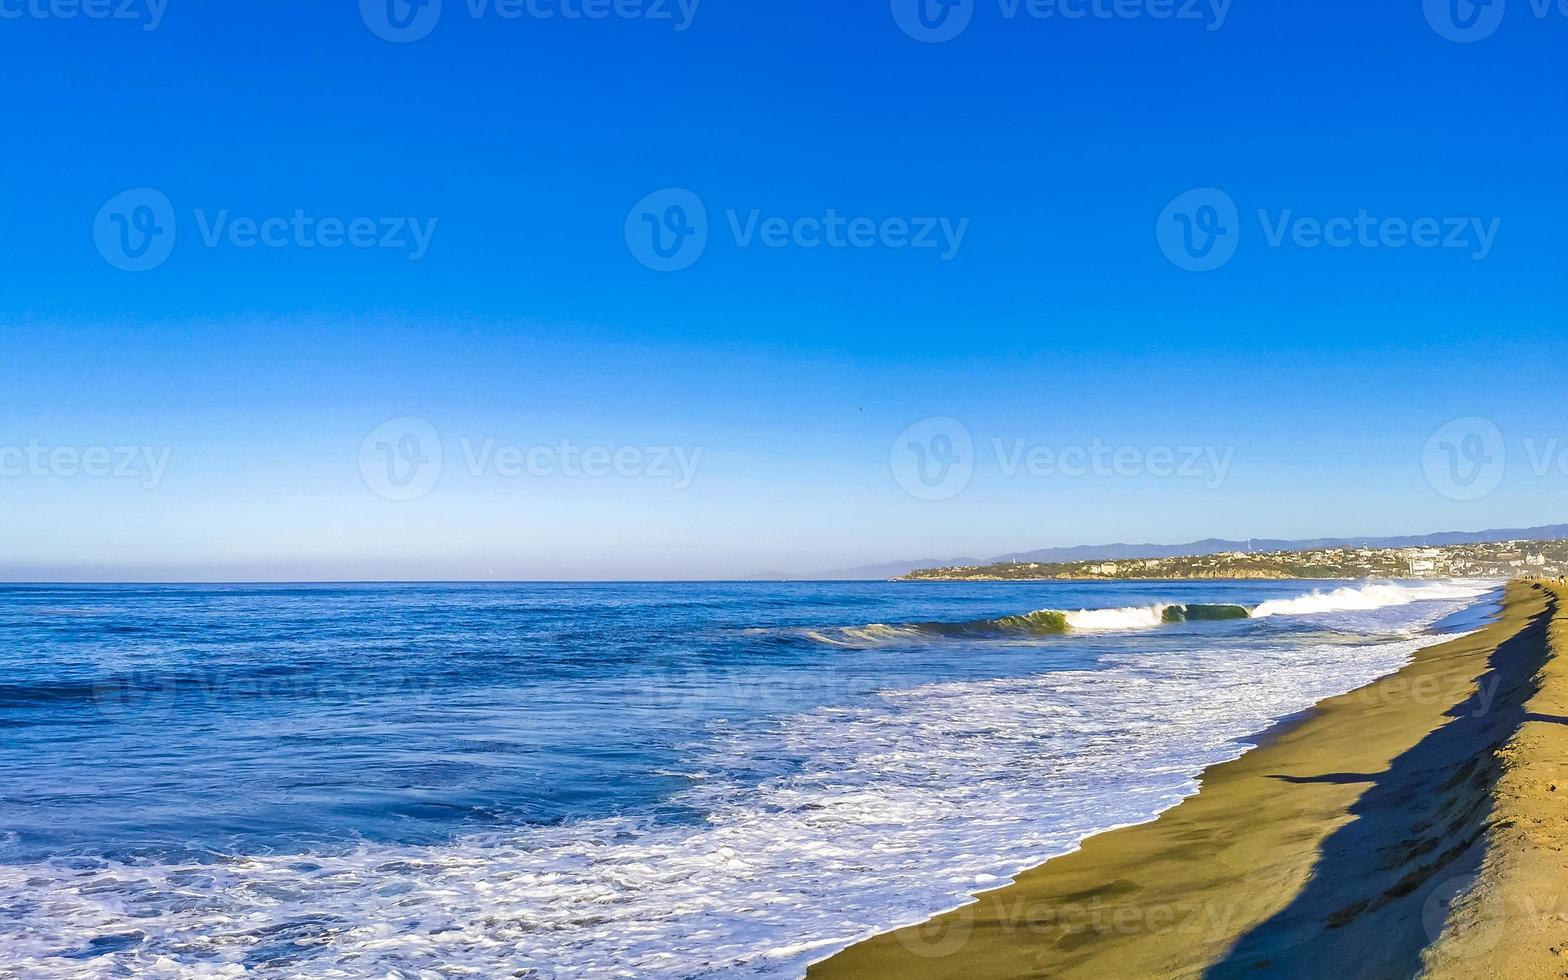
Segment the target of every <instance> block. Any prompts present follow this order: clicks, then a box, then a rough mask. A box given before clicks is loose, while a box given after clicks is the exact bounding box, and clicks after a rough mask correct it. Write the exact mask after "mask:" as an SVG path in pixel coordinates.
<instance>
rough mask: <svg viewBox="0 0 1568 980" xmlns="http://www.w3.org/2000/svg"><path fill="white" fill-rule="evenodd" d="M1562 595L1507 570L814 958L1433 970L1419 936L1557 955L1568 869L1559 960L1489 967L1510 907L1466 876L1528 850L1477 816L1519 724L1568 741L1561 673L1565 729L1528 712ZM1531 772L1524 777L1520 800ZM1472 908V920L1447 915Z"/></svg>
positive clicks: (1565, 942)
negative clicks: (1258, 718) (1244, 734)
mask: <svg viewBox="0 0 1568 980" xmlns="http://www.w3.org/2000/svg"><path fill="white" fill-rule="evenodd" d="M1564 596H1565V593H1564V592H1563V591H1562V589H1561V587H1560V586H1557V585H1546V584H1544V583H1537V582H1524V581H1518V582H1514V583H1510V584H1509V585H1508V586H1507V589H1506V597H1505V601H1504V604H1503V607H1502V609H1501V610H1500V611H1499V612H1497V613H1496V615H1495V617H1494V619H1493V620H1492V621H1491V622H1490V623H1488V624H1487V625H1484V626H1482V627H1480V628H1479V629H1477V630H1476V631H1475V632H1471V633H1466V634H1464V635H1461V636H1458V637H1457V638H1452V639H1441V640H1438V641H1437V642H1434V643H1433V644H1430V645H1428V646H1425V647H1423V648H1421V649H1420V650H1418V651H1416V653H1415V654H1414V656H1413V657H1412V659H1411V661H1410V662H1409V663H1408V664H1406V665H1405V666H1404V667H1403V668H1401V669H1400V670H1398V671H1395V672H1393V673H1391V674H1387V675H1385V676H1384V677H1382V678H1379V679H1378V680H1376V681H1373V682H1372V683H1370V684H1367V685H1364V686H1363V687H1361V688H1358V689H1356V690H1353V691H1351V692H1348V693H1346V694H1342V695H1338V696H1336V697H1332V698H1328V699H1325V700H1324V701H1321V702H1319V703H1318V704H1317V705H1315V706H1314V707H1312V708H1310V709H1307V710H1306V711H1305V712H1301V713H1298V714H1297V715H1295V716H1292V717H1290V718H1286V719H1281V720H1280V721H1279V722H1277V723H1275V724H1274V725H1272V726H1270V727H1269V728H1268V729H1267V730H1265V731H1264V732H1262V733H1259V734H1258V735H1257V736H1254V737H1252V738H1249V739H1247V740H1246V741H1247V742H1248V743H1249V744H1252V745H1253V746H1254V747H1253V748H1250V749H1248V750H1247V751H1246V752H1245V753H1244V754H1242V755H1241V756H1239V757H1238V758H1236V759H1233V760H1231V761H1228V762H1223V763H1219V764H1217V765H1214V766H1211V767H1209V768H1208V769H1206V770H1205V771H1204V772H1203V774H1202V775H1201V777H1200V778H1199V789H1198V791H1197V792H1196V793H1195V794H1193V795H1190V796H1188V797H1187V798H1186V799H1185V800H1183V801H1182V802H1180V803H1178V804H1176V805H1175V806H1172V807H1170V808H1168V809H1166V810H1164V811H1163V812H1162V813H1161V814H1160V815H1159V816H1157V817H1155V818H1154V819H1152V820H1150V821H1147V822H1144V823H1139V824H1135V825H1131V826H1127V827H1122V828H1118V829H1114V830H1108V831H1104V832H1101V833H1098V834H1095V835H1092V836H1090V837H1088V838H1086V839H1085V840H1083V841H1082V842H1080V845H1079V847H1078V848H1077V849H1076V850H1074V851H1072V852H1070V853H1068V854H1065V855H1061V856H1059V857H1053V858H1050V859H1049V860H1047V861H1046V862H1045V863H1044V864H1041V865H1038V866H1036V867H1034V868H1032V869H1030V870H1027V871H1024V872H1022V873H1020V874H1019V875H1017V876H1016V877H1015V878H1014V879H1013V881H1012V883H1010V884H1007V885H1004V886H1002V887H1000V888H996V889H992V890H989V891H985V892H980V893H978V894H977V895H976V896H975V897H974V899H973V901H971V902H970V903H968V904H966V905H964V906H962V907H960V908H957V909H954V910H952V911H949V912H946V913H943V914H941V915H937V916H935V917H933V918H931V919H929V920H927V921H926V922H924V923H921V924H919V925H914V926H908V927H904V928H901V929H895V930H892V931H889V932H886V933H882V934H880V935H877V936H873V937H871V938H869V939H865V940H863V941H861V942H859V943H857V944H856V945H853V946H851V947H849V948H847V949H845V950H843V951H841V952H839V953H837V954H835V955H833V956H830V957H828V958H826V959H824V960H821V961H819V962H817V963H815V964H813V965H812V966H811V967H810V969H809V971H808V977H810V978H812V980H869V978H876V977H885V976H898V977H909V978H914V980H920V978H959V977H962V978H967V980H989V978H1011V977H1019V978H1022V977H1084V978H1106V980H1109V978H1117V980H1120V978H1123V977H1199V976H1203V977H1230V976H1237V977H1240V976H1248V977H1271V976H1301V977H1309V976H1313V977H1315V976H1328V975H1342V976H1346V977H1358V976H1365V977H1380V978H1381V977H1400V976H1413V975H1417V974H1419V973H1422V972H1423V970H1425V969H1426V967H1425V965H1424V962H1425V960H1426V959H1428V958H1430V959H1432V960H1433V962H1434V963H1452V964H1457V965H1451V966H1449V967H1446V968H1445V969H1448V970H1450V971H1451V975H1452V976H1455V977H1458V976H1483V975H1485V976H1494V975H1495V976H1497V977H1504V976H1509V977H1514V976H1536V975H1540V976H1554V977H1556V976H1561V975H1563V971H1564V969H1565V968H1568V958H1565V957H1568V924H1564V923H1568V871H1565V872H1561V873H1559V875H1558V877H1557V878H1556V879H1554V880H1557V881H1563V882H1564V885H1563V887H1562V889H1561V891H1562V894H1563V896H1564V900H1563V902H1562V917H1561V921H1557V920H1555V919H1554V920H1553V921H1554V922H1557V930H1556V931H1557V932H1560V933H1561V934H1562V935H1561V936H1559V937H1558V940H1559V942H1558V943H1557V945H1555V946H1553V944H1550V943H1545V944H1541V947H1542V949H1543V950H1544V949H1546V948H1548V947H1551V948H1552V949H1553V950H1554V951H1553V952H1551V953H1547V954H1543V955H1547V956H1549V957H1550V959H1551V960H1553V961H1555V962H1553V963H1551V964H1549V965H1548V966H1543V967H1541V969H1542V970H1546V969H1551V970H1552V971H1553V972H1540V973H1537V972H1535V971H1534V968H1530V969H1529V970H1528V971H1527V972H1520V968H1519V967H1517V966H1515V967H1510V969H1509V970H1505V971H1503V972H1496V973H1487V972H1484V971H1482V972H1478V971H1481V967H1482V964H1484V963H1487V962H1488V960H1487V959H1486V958H1482V957H1478V955H1477V953H1476V952H1475V946H1476V945H1477V938H1476V937H1478V936H1483V937H1484V936H1485V935H1493V936H1496V935H1501V934H1502V933H1501V931H1500V930H1499V929H1497V928H1492V926H1493V925H1495V923H1493V922H1492V921H1491V920H1492V919H1495V918H1496V917H1497V916H1498V915H1499V914H1501V913H1497V912H1496V911H1495V910H1496V908H1498V907H1499V903H1498V902H1497V901H1493V900H1491V899H1489V898H1487V897H1486V896H1484V895H1482V894H1481V890H1480V888H1479V886H1476V887H1472V880H1473V878H1474V875H1475V874H1476V873H1477V871H1482V870H1483V868H1484V871H1483V877H1482V880H1483V881H1485V880H1486V875H1487V874H1492V873H1493V872H1492V868H1493V865H1494V864H1498V863H1499V862H1500V861H1502V860H1503V858H1502V857H1501V856H1502V855H1506V854H1512V853H1515V852H1517V851H1518V850H1519V843H1518V841H1515V842H1513V844H1512V845H1508V846H1505V845H1502V844H1496V843H1494V841H1493V838H1494V837H1496V836H1497V834H1498V833H1500V831H1498V830H1497V829H1496V825H1497V822H1498V821H1499V820H1502V819H1503V818H1498V820H1494V821H1492V822H1488V818H1487V815H1488V814H1489V813H1492V811H1494V810H1497V809H1498V808H1499V807H1501V806H1502V802H1500V801H1501V799H1502V798H1501V797H1499V796H1498V792H1499V789H1498V788H1499V787H1507V786H1509V785H1510V783H1509V782H1508V779H1507V778H1506V776H1507V774H1506V773H1505V772H1504V767H1505V762H1500V761H1498V760H1500V759H1505V756H1504V753H1505V752H1506V751H1507V750H1509V749H1512V748H1514V742H1515V741H1518V740H1519V739H1521V738H1523V737H1524V734H1525V733H1526V730H1528V734H1529V735H1530V737H1531V739H1532V740H1533V742H1532V745H1534V743H1538V742H1542V741H1543V740H1544V742H1545V743H1547V744H1550V743H1551V742H1552V740H1553V739H1554V738H1555V739H1561V740H1562V741H1561V743H1560V744H1559V745H1558V746H1557V747H1556V748H1553V749H1551V750H1543V749H1542V748H1541V747H1540V745H1534V747H1533V748H1532V747H1521V748H1518V749H1516V750H1515V752H1514V757H1513V758H1514V759H1515V761H1516V768H1519V767H1523V768H1525V769H1530V767H1531V766H1532V765H1533V769H1530V771H1534V770H1536V769H1541V768H1542V766H1543V765H1548V763H1546V762H1543V761H1542V758H1543V754H1549V751H1556V752H1559V754H1561V751H1560V750H1561V749H1565V748H1568V676H1565V678H1564V679H1563V681H1562V687H1563V688H1564V691H1563V696H1562V699H1561V700H1562V705H1561V708H1562V712H1561V718H1562V722H1561V726H1560V727H1561V731H1560V732H1553V731H1551V730H1547V731H1546V732H1544V733H1542V732H1538V731H1535V729H1537V728H1543V727H1546V726H1545V724H1544V723H1541V722H1538V721H1536V720H1535V719H1537V718H1538V717H1552V718H1556V717H1558V715H1556V714H1552V713H1550V712H1541V711H1535V710H1532V709H1533V702H1532V700H1531V699H1532V698H1535V697H1537V696H1538V694H1539V693H1540V692H1541V691H1543V690H1545V689H1546V687H1547V686H1549V685H1547V684H1546V682H1545V681H1543V680H1542V678H1541V676H1537V671H1539V670H1540V669H1541V668H1542V666H1543V665H1547V664H1548V662H1549V661H1550V660H1551V657H1550V652H1549V644H1548V630H1549V628H1550V627H1551V625H1552V620H1553V618H1554V617H1555V616H1556V615H1557V612H1558V605H1559V600H1560V599H1561V598H1563V597H1564ZM1491 601H1494V597H1493V596H1489V597H1487V598H1483V599H1482V600H1481V602H1480V603H1478V605H1485V604H1486V603H1488V602H1491ZM1554 666H1555V665H1554ZM1560 670H1562V671H1563V672H1564V673H1565V674H1568V666H1563V667H1561V668H1560ZM1542 676H1550V672H1543V675H1542ZM1554 704H1555V702H1554ZM1527 705H1529V706H1531V707H1530V708H1529V709H1527ZM1527 723H1528V724H1527ZM1494 754H1495V758H1494ZM1518 760H1526V761H1525V762H1519V761H1518ZM1527 763H1528V765H1527ZM1549 765H1551V766H1555V765H1556V763H1555V762H1550V763H1549ZM1562 768H1563V770H1564V772H1563V777H1564V779H1563V787H1564V792H1563V794H1561V795H1562V796H1563V801H1562V805H1563V807H1564V808H1568V766H1564V767H1562ZM1512 771H1513V770H1509V772H1512ZM1554 773H1555V770H1554ZM1456 774H1457V775H1456ZM1523 778H1524V777H1517V778H1515V779H1514V782H1516V783H1517V782H1519V780H1520V779H1523ZM1536 782H1541V781H1540V780H1536ZM1543 785H1551V786H1552V787H1553V788H1552V789H1551V790H1550V791H1549V792H1548V793H1547V795H1548V797H1550V794H1551V793H1555V792H1556V789H1555V783H1554V782H1553V781H1552V780H1550V779H1549V780H1547V781H1546V782H1545V783H1543ZM1538 789H1539V787H1537V786H1535V784H1534V783H1529V784H1528V785H1524V786H1522V787H1516V788H1515V789H1513V790H1512V793H1513V796H1512V797H1510V799H1511V800H1514V803H1513V804H1511V805H1514V806H1515V808H1516V809H1517V808H1518V806H1520V805H1521V804H1518V803H1517V799H1524V798H1531V792H1532V791H1533V790H1538ZM1535 795H1536V796H1539V795H1540V793H1539V792H1536V793H1535ZM1535 802H1536V803H1539V801H1535ZM1553 802H1557V801H1556V799H1555V798H1549V799H1548V800H1547V804H1550V803H1553ZM1542 805H1546V804H1542ZM1532 812H1533V811H1532ZM1510 826H1514V824H1510ZM1563 838H1564V839H1563V840H1562V841H1560V842H1558V843H1559V844H1561V845H1562V846H1565V847H1568V833H1565V834H1564V835H1563ZM1532 839H1533V838H1532ZM1560 864H1561V866H1562V867H1564V868H1565V869H1568V861H1564V862H1560ZM1515 865H1517V866H1511V867H1514V870H1513V872H1512V874H1511V876H1510V877H1508V878H1507V881H1508V882H1509V883H1513V882H1515V881H1517V880H1534V879H1532V878H1531V876H1530V874H1529V873H1528V872H1529V866H1528V862H1525V863H1524V864H1520V863H1519V862H1515ZM1557 866H1558V865H1554V867H1557ZM1521 868H1522V869H1523V870H1521ZM1498 887H1499V888H1501V887H1502V886H1498ZM1493 890H1497V889H1493ZM1455 896H1459V897H1460V900H1459V901H1458V902H1457V903H1456V904H1455V909H1456V912H1455V914H1454V916H1450V914H1449V902H1450V900H1451V899H1453V898H1454V897H1455ZM1549 897H1551V896H1545V895H1543V894H1542V893H1540V883H1539V882H1537V886H1536V888H1535V890H1534V891H1530V892H1528V893H1527V894H1525V895H1524V898H1529V899H1532V900H1534V901H1535V904H1533V905H1530V906H1529V908H1527V909H1524V911H1520V910H1521V909H1522V908H1524V905H1525V904H1528V903H1524V902H1523V899H1521V898H1519V897H1518V896H1516V897H1515V899H1514V903H1513V907H1512V908H1513V912H1512V913H1510V915H1509V919H1510V922H1512V920H1513V919H1516V918H1518V917H1519V916H1521V915H1524V914H1526V913H1532V918H1531V919H1530V921H1529V923H1527V924H1528V925H1531V926H1535V927H1537V928H1538V929H1547V931H1550V929H1549V928H1548V927H1547V926H1545V925H1542V923H1543V922H1544V921H1545V920H1544V919H1543V917H1542V915H1541V914H1540V913H1539V907H1540V906H1541V905H1543V904H1550V903H1548V898H1549ZM1551 907H1552V908H1553V909H1555V908H1556V905H1555V904H1551ZM1466 909H1469V910H1470V911H1469V913H1468V914H1469V915H1470V917H1471V919H1472V920H1474V922H1475V923H1481V924H1480V925H1476V924H1474V923H1472V924H1471V925H1469V926H1463V927H1461V926H1457V925H1454V924H1453V922H1451V921H1450V920H1451V919H1453V920H1454V921H1457V918H1458V915H1459V912H1461V911H1463V910H1466ZM1514 931H1517V929H1516V930H1514ZM1543 935H1544V933H1543ZM1554 935H1555V933H1554ZM1439 939H1441V942H1439ZM1492 945H1495V941H1494V943H1493V944H1492ZM1531 948H1532V950H1533V949H1534V947H1533V946H1532V947H1531ZM1488 949H1490V946H1489V947H1488ZM1557 949H1561V950H1564V951H1565V953H1564V955H1563V956H1559V955H1558V953H1557V952H1555V950H1557ZM1537 952H1539V951H1537ZM1491 958H1492V959H1495V958H1496V956H1495V951H1494V952H1493V954H1492V957H1491ZM1431 975H1439V974H1438V973H1432V974H1431ZM1444 975H1448V974H1444Z"/></svg>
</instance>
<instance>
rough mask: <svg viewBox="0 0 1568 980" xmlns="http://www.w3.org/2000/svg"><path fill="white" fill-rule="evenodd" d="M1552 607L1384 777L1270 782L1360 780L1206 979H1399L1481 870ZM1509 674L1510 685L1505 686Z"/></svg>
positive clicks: (1298, 779) (1411, 969) (1415, 966)
mask: <svg viewBox="0 0 1568 980" xmlns="http://www.w3.org/2000/svg"><path fill="white" fill-rule="evenodd" d="M1550 619H1551V610H1550V609H1548V610H1547V611H1546V612H1543V613H1541V614H1540V615H1538V616H1536V617H1534V618H1532V619H1531V620H1530V622H1529V624H1528V625H1527V626H1526V627H1525V629H1524V630H1522V631H1521V632H1520V633H1518V634H1517V635H1516V636H1514V637H1513V638H1512V639H1510V640H1508V641H1506V642H1504V643H1503V644H1502V645H1500V646H1499V647H1498V649H1497V650H1496V651H1495V652H1494V653H1493V654H1492V657H1491V659H1490V660H1489V661H1488V665H1487V666H1488V670H1487V673H1486V674H1484V675H1482V677H1481V679H1480V683H1479V687H1480V690H1481V691H1493V690H1494V689H1495V693H1493V694H1492V696H1491V697H1490V698H1487V697H1484V696H1482V695H1481V694H1479V693H1478V694H1476V695H1474V696H1472V697H1470V698H1469V699H1467V700H1465V701H1464V702H1462V703H1460V704H1458V705H1455V706H1454V707H1453V708H1452V709H1450V710H1449V711H1448V712H1447V714H1448V717H1449V718H1451V719H1452V720H1451V721H1449V722H1447V723H1446V724H1444V725H1443V726H1442V727H1441V728H1438V729H1436V730H1435V731H1433V732H1432V733H1431V734H1429V735H1427V736H1426V737H1425V738H1423V739H1422V740H1421V741H1420V742H1419V743H1417V744H1416V745H1415V746H1414V747H1413V748H1411V749H1410V750H1409V751H1407V752H1405V753H1404V754H1403V755H1401V756H1399V757H1398V758H1396V759H1395V760H1394V761H1393V763H1392V764H1391V765H1390V766H1389V768H1388V769H1387V770H1386V771H1384V772H1376V773H1355V772H1331V773H1324V774H1322V775H1318V776H1306V777H1303V776H1286V775H1275V776H1274V777H1273V778H1275V779H1279V780H1282V781H1284V782H1291V783H1310V782H1324V783H1369V784H1371V785H1370V787H1369V788H1368V789H1367V791H1366V793H1365V794H1364V795H1363V796H1362V797H1361V798H1360V799H1359V800H1358V801H1357V802H1356V803H1355V804H1354V805H1353V806H1352V807H1351V808H1350V813H1351V814H1352V815H1353V819H1352V820H1351V821H1350V822H1349V823H1348V824H1346V825H1345V826H1344V827H1342V828H1340V829H1339V830H1337V831H1335V832H1334V833H1333V834H1332V835H1330V836H1329V837H1328V838H1327V839H1326V840H1325V841H1324V843H1323V849H1322V853H1321V854H1320V856H1319V858H1318V862H1317V864H1316V865H1315V866H1314V868H1313V872H1312V877H1311V879H1310V880H1309V881H1308V882H1307V884H1306V886H1305V887H1304V888H1303V889H1302V890H1301V891H1300V892H1299V893H1298V894H1297V895H1296V897H1295V898H1294V899H1293V900H1292V901H1291V902H1290V904H1288V905H1287V906H1286V907H1285V908H1283V909H1281V910H1280V911H1279V912H1278V913H1277V914H1275V915H1274V916H1272V917H1271V918H1269V919H1268V920H1266V921H1264V922H1263V923H1261V924H1260V925H1258V926H1257V927H1255V928H1254V929H1252V930H1251V931H1250V932H1248V933H1247V934H1246V935H1244V936H1242V937H1241V939H1239V940H1238V941H1237V942H1236V944H1235V945H1234V946H1232V947H1231V949H1230V951H1229V952H1228V953H1227V955H1226V956H1225V958H1224V959H1223V960H1221V961H1220V962H1219V963H1217V964H1215V965H1214V966H1213V967H1211V968H1210V969H1209V970H1208V971H1207V972H1206V973H1205V974H1204V976H1205V977H1208V978H1210V980H1234V978H1239V977H1253V978H1256V977H1270V978H1273V977H1300V978H1312V980H1320V978H1334V980H1353V978H1355V980H1359V978H1384V977H1388V978H1394V977H1398V978H1407V977H1411V976H1414V975H1416V974H1417V973H1419V972H1420V969H1421V951H1422V950H1423V949H1424V948H1425V947H1426V946H1427V945H1428V944H1429V943H1431V942H1432V941H1433V940H1435V939H1436V938H1437V936H1438V933H1439V932H1440V930H1441V928H1442V924H1443V921H1444V918H1445V916H1446V912H1447V908H1448V903H1449V901H1451V900H1452V898H1453V897H1454V896H1455V895H1456V894H1458V893H1459V892H1461V891H1462V890H1463V888H1464V887H1465V886H1466V885H1467V884H1468V882H1469V881H1471V880H1473V876H1474V875H1475V873H1476V872H1477V871H1478V870H1479V867H1480V861H1481V858H1482V856H1483V855H1482V851H1483V848H1482V846H1481V835H1482V832H1483V830H1484V822H1485V819H1486V816H1487V814H1488V812H1489V810H1490V804H1491V798H1490V791H1491V790H1492V788H1493V787H1494V786H1495V785H1496V782H1497V779H1498V777H1499V775H1500V774H1501V768H1500V765H1499V763H1498V761H1497V758H1496V756H1495V750H1496V749H1498V748H1500V747H1501V746H1502V745H1503V743H1505V742H1506V741H1507V739H1508V738H1509V737H1510V736H1511V735H1512V734H1513V733H1514V732H1515V731H1516V730H1518V728H1519V726H1520V725H1521V724H1522V723H1523V722H1524V721H1526V720H1527V719H1528V720H1538V721H1547V722H1554V723H1557V724H1565V723H1568V718H1563V717H1561V716H1556V715H1535V714H1530V713H1528V712H1526V711H1525V707H1524V706H1525V703H1526V702H1527V701H1528V700H1529V699H1530V697H1531V695H1532V694H1534V693H1535V689H1536V684H1535V681H1534V679H1533V678H1534V675H1535V674H1536V671H1537V670H1538V668H1539V666H1540V665H1541V663H1543V662H1544V656H1545V649H1546V630H1547V626H1548V623H1549V622H1550ZM1510 679H1513V682H1512V686H1505V685H1508V684H1509V680H1510Z"/></svg>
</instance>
